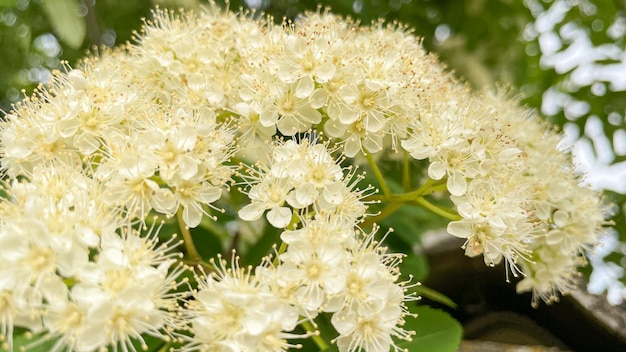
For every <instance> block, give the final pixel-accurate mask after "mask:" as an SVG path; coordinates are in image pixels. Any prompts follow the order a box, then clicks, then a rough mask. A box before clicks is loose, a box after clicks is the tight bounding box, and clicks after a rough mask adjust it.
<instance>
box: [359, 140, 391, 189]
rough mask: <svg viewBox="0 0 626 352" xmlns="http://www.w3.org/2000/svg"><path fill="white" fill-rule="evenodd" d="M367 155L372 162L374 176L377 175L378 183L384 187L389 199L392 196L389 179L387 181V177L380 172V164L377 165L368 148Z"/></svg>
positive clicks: (370, 162)
mask: <svg viewBox="0 0 626 352" xmlns="http://www.w3.org/2000/svg"><path fill="white" fill-rule="evenodd" d="M365 157H366V158H367V162H368V163H369V164H370V167H371V168H372V171H373V172H374V176H376V179H377V180H378V183H380V188H381V189H382V191H383V194H384V195H385V197H386V198H387V199H389V198H390V197H391V189H389V186H388V185H387V181H385V178H384V177H383V174H382V173H381V172H380V169H379V168H378V165H376V161H374V158H373V157H372V154H370V153H369V152H368V151H367V150H366V151H365Z"/></svg>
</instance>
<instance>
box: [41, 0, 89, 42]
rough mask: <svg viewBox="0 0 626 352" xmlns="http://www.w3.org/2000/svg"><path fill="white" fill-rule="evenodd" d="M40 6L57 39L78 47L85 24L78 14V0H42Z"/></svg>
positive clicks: (83, 35) (82, 36) (85, 30)
mask: <svg viewBox="0 0 626 352" xmlns="http://www.w3.org/2000/svg"><path fill="white" fill-rule="evenodd" d="M41 7H42V8H43V10H44V12H45V13H46V15H47V18H48V20H49V21H50V25H51V26H52V29H53V30H54V32H55V34H56V35H57V36H58V37H59V39H61V40H62V41H63V42H65V44H67V46H69V47H70V48H72V49H78V48H80V47H81V46H82V44H83V41H84V40H85V35H86V34H87V25H86V23H85V18H84V17H83V16H81V14H80V7H79V0H44V1H42V2H41Z"/></svg>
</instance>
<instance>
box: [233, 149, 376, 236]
mask: <svg viewBox="0 0 626 352" xmlns="http://www.w3.org/2000/svg"><path fill="white" fill-rule="evenodd" d="M265 169H267V170H266V171H264V170H263V169H261V170H260V171H259V170H254V169H251V170H250V175H249V177H248V178H249V180H248V182H249V183H250V184H251V187H250V189H249V190H248V191H247V195H248V198H249V199H250V200H251V203H250V204H248V205H246V206H244V207H243V208H242V209H241V210H239V216H240V217H241V219H243V220H246V221H254V220H257V219H259V218H260V217H261V215H263V213H264V212H265V210H267V209H269V211H268V213H267V220H268V221H269V223H270V224H272V225H273V226H274V227H278V228H285V227H287V225H289V224H290V223H291V221H292V217H293V215H294V214H292V211H291V209H294V210H298V211H300V212H301V213H306V212H308V210H311V212H312V213H319V212H321V211H324V212H325V213H327V214H335V215H338V216H339V217H340V218H342V219H345V220H346V223H347V224H353V223H355V222H356V221H357V220H359V219H361V218H362V217H363V216H364V215H365V210H366V206H365V204H364V203H363V202H361V199H362V198H364V197H366V196H367V194H368V192H370V191H371V192H370V193H373V189H372V188H371V187H367V188H365V189H364V190H360V189H358V188H355V187H356V183H357V182H358V181H359V180H360V177H353V176H354V172H353V171H352V170H354V169H352V168H349V170H347V172H346V174H345V175H344V170H342V168H341V166H339V165H338V160H335V159H333V157H332V155H331V151H329V150H328V149H327V146H326V145H324V144H316V142H315V140H310V139H309V138H304V139H303V140H302V141H301V142H300V143H297V142H295V141H294V140H288V141H286V142H284V143H278V144H276V145H275V146H274V147H273V148H272V156H271V158H270V160H269V162H268V165H267V166H266V167H265Z"/></svg>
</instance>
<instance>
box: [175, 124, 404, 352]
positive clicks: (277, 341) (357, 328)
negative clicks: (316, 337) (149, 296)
mask: <svg viewBox="0 0 626 352" xmlns="http://www.w3.org/2000/svg"><path fill="white" fill-rule="evenodd" d="M308 137H310V136H308ZM272 152H273V155H272V157H271V158H269V160H268V161H267V163H268V164H267V165H261V169H266V171H264V172H255V171H253V170H251V173H252V175H254V176H255V177H252V178H250V179H249V180H248V181H247V182H249V183H250V185H251V187H250V190H249V191H248V195H249V198H250V200H251V201H252V203H251V204H248V205H246V206H245V207H243V208H242V209H241V210H240V212H239V214H240V216H241V217H242V218H243V219H244V220H249V221H253V220H256V219H258V218H260V217H261V216H262V215H263V213H264V211H265V210H266V209H270V211H269V212H268V213H267V219H268V221H269V222H270V223H271V224H272V225H274V226H276V227H279V228H285V227H288V226H289V227H290V228H293V227H297V228H296V229H288V230H285V231H284V232H283V233H282V234H281V236H280V237H281V240H282V242H283V244H284V245H285V246H286V250H284V251H281V252H280V253H278V256H277V259H276V261H275V265H269V264H268V263H269V259H268V260H267V262H266V264H268V265H262V266H259V267H257V268H256V269H255V270H254V276H252V272H251V270H252V269H251V268H248V270H247V271H246V270H244V269H242V268H239V267H238V264H237V261H236V259H233V261H232V263H231V269H226V268H225V263H224V262H220V264H219V265H217V264H214V265H215V267H216V268H217V271H216V272H215V273H212V274H211V275H208V277H204V276H203V277H201V278H200V282H201V287H200V289H199V290H198V292H197V293H195V294H194V298H195V300H194V301H193V302H191V303H190V304H189V307H188V308H189V309H188V310H187V311H186V314H188V315H189V318H188V320H190V321H191V324H192V326H191V331H192V332H193V335H194V337H193V339H192V341H193V342H192V343H191V344H190V347H188V348H190V349H192V348H199V349H200V350H215V349H218V347H217V346H224V347H226V346H228V347H229V348H231V349H233V350H237V351H242V350H250V351H267V352H270V351H283V350H285V349H286V348H288V347H294V346H293V345H291V344H289V343H288V342H287V338H289V337H291V338H297V337H304V336H298V335H294V334H293V333H291V331H292V330H293V329H294V328H295V326H296V324H297V323H298V322H299V320H298V317H299V316H302V317H305V318H304V319H305V320H308V321H311V322H314V319H315V318H316V316H317V315H318V314H319V313H321V312H328V313H333V315H332V318H331V321H332V325H333V326H334V327H335V329H336V330H337V331H338V333H339V336H338V337H337V338H336V343H337V346H338V347H339V350H340V351H342V352H343V351H350V352H354V351H361V350H365V351H379V352H383V351H389V350H390V348H393V349H394V350H396V351H398V350H400V348H399V347H398V346H397V345H396V344H395V342H394V341H393V339H392V337H398V338H401V339H405V340H406V339H410V337H411V335H412V333H413V332H408V331H406V330H404V329H403V328H402V324H403V323H404V317H405V316H406V315H407V314H409V313H408V310H407V308H406V306H405V305H404V302H405V301H407V300H412V299H414V297H413V296H411V295H406V294H405V292H406V289H407V287H405V286H406V283H405V282H397V281H398V277H399V275H400V272H399V270H398V268H397V265H398V264H399V263H400V261H401V258H402V255H401V254H390V253H387V252H386V248H384V247H381V246H379V244H378V243H377V242H375V241H374V233H372V234H370V235H368V236H361V235H359V233H360V232H359V231H358V227H357V225H358V223H360V222H361V220H362V218H363V217H364V216H365V210H366V204H365V203H363V202H362V201H361V198H362V192H363V191H360V190H358V189H352V186H350V185H349V184H350V179H351V178H352V176H353V172H352V171H351V170H348V171H347V172H346V175H344V172H343V170H342V169H341V167H340V166H339V165H338V163H339V161H340V160H335V159H333V158H332V156H331V152H330V151H329V150H328V149H327V145H326V144H322V143H316V140H315V139H313V140H312V139H310V138H302V139H301V140H300V141H299V142H296V141H294V140H289V141H286V142H282V143H277V144H276V145H275V146H274V147H273V148H272ZM257 173H258V174H257ZM292 209H293V210H294V211H296V210H297V211H298V213H296V214H292ZM298 224H299V225H298Z"/></svg>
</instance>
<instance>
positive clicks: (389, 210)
mask: <svg viewBox="0 0 626 352" xmlns="http://www.w3.org/2000/svg"><path fill="white" fill-rule="evenodd" d="M404 204H405V203H404V202H392V203H391V204H389V205H388V206H386V207H385V208H383V209H382V210H381V211H380V213H378V214H377V215H375V216H370V217H367V218H366V219H365V220H363V222H362V223H361V227H369V226H371V225H372V224H374V223H376V222H379V221H381V220H383V219H384V218H386V217H388V216H389V215H391V214H393V213H395V212H396V211H397V210H398V209H400V208H401V207H402V206H403V205H404Z"/></svg>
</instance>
